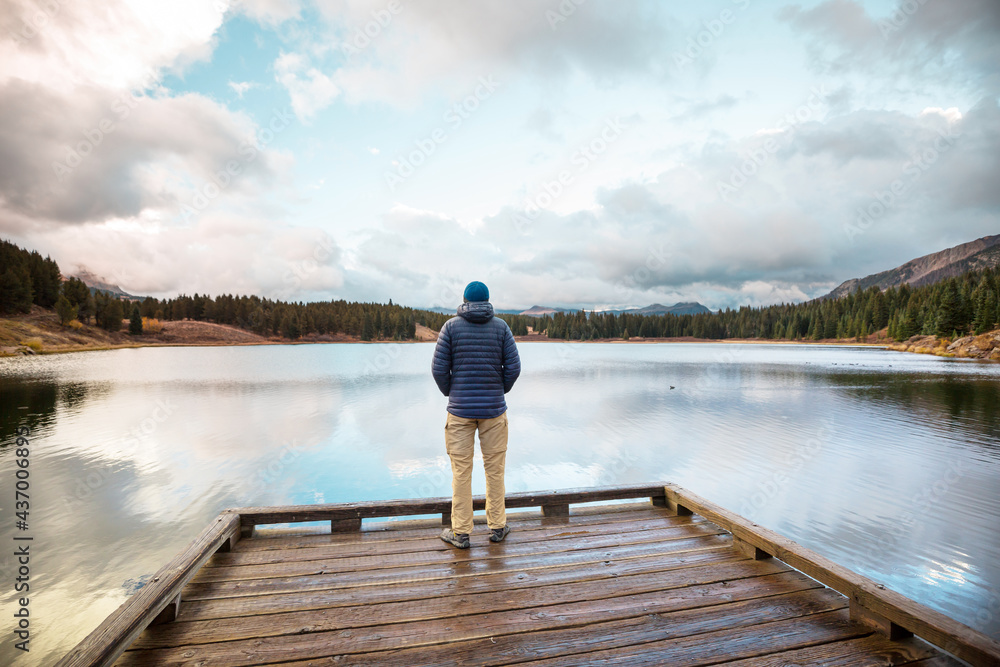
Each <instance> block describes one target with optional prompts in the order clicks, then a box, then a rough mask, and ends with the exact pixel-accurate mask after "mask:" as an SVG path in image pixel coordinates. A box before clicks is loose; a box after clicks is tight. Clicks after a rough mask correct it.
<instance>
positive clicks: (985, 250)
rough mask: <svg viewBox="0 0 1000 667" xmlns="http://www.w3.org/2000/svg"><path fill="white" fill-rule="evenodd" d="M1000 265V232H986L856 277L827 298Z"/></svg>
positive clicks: (917, 283)
mask: <svg viewBox="0 0 1000 667" xmlns="http://www.w3.org/2000/svg"><path fill="white" fill-rule="evenodd" d="M995 266H1000V234H998V235H996V236H984V237H983V238H981V239H978V240H976V241H971V242H969V243H963V244H962V245H957V246H955V247H954V248H948V249H947V250H942V251H941V252H935V253H932V254H930V255H925V256H924V257H919V258H917V259H914V260H910V261H909V262H907V263H906V264H903V265H902V266H897V267H896V268H895V269H889V270H888V271H882V272H881V273H875V274H872V275H870V276H866V277H864V278H853V279H851V280H848V281H846V282H844V283H842V284H841V285H839V286H838V287H837V288H836V289H835V290H833V291H832V292H830V293H829V294H827V295H826V296H825V297H823V298H824V299H839V298H841V297H844V296H847V295H848V294H851V293H853V292H856V291H858V290H866V289H868V288H869V287H872V286H873V285H877V286H878V287H879V288H880V289H883V290H884V289H888V288H889V287H898V286H900V285H902V284H904V283H907V284H909V285H910V286H911V287H920V286H921V285H931V284H933V283H936V282H939V281H941V280H944V279H945V278H954V277H956V276H960V275H962V274H964V273H968V272H969V271H974V270H977V269H985V268H991V267H995Z"/></svg>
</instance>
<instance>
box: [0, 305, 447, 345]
mask: <svg viewBox="0 0 1000 667" xmlns="http://www.w3.org/2000/svg"><path fill="white" fill-rule="evenodd" d="M161 327H162V328H161V329H160V330H159V331H158V332H156V333H145V334H142V335H139V336H131V335H129V334H128V333H127V328H128V326H127V323H125V324H124V325H123V330H122V331H116V332H110V331H105V330H104V329H101V328H99V327H96V326H93V325H89V324H79V325H74V326H63V325H61V324H59V318H58V317H57V316H56V314H55V313H54V312H53V311H51V310H47V309H45V308H39V307H37V306H35V307H33V308H32V310H31V312H30V313H28V314H27V315H20V316H17V317H5V318H0V356H14V355H32V354H54V353H60V352H81V351H85V350H112V349H117V348H125V347H173V346H210V345H289V344H293V345H294V344H303V343H355V342H361V341H360V339H359V338H357V337H355V336H347V335H344V334H333V335H329V334H328V335H310V336H304V337H302V338H299V339H297V340H295V341H289V340H288V339H286V338H280V337H273V338H269V337H266V336H259V335H257V334H255V333H252V332H250V331H246V330H244V329H239V328H237V327H231V326H227V325H224V324H215V323H213V322H198V321H193V320H181V321H176V322H170V321H168V322H162V323H161ZM435 338H436V334H435V333H434V332H433V331H431V330H429V329H427V328H426V327H422V326H420V325H417V340H434V339H435Z"/></svg>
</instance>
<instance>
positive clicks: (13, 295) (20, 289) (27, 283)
mask: <svg viewBox="0 0 1000 667" xmlns="http://www.w3.org/2000/svg"><path fill="white" fill-rule="evenodd" d="M31 298H32V293H31V276H29V275H28V272H27V271H26V270H25V269H24V268H15V267H13V266H8V267H7V270H6V271H4V272H3V274H0V313H27V312H29V311H30V310H31Z"/></svg>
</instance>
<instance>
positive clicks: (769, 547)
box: [664, 484, 1000, 666]
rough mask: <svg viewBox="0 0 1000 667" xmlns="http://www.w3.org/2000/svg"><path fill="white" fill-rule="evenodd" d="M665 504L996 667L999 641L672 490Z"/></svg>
mask: <svg viewBox="0 0 1000 667" xmlns="http://www.w3.org/2000/svg"><path fill="white" fill-rule="evenodd" d="M664 491H665V495H666V497H667V501H668V503H670V502H672V503H675V504H679V505H682V506H684V507H687V508H689V509H691V510H693V511H694V512H695V513H696V514H699V515H701V516H703V517H705V518H706V519H708V520H709V521H712V522H713V523H715V524H716V525H718V526H720V527H722V528H725V529H726V530H728V531H730V532H731V533H732V535H733V537H734V538H735V539H740V540H743V541H744V542H747V543H748V544H751V545H753V546H755V547H757V548H759V549H761V550H762V551H764V552H766V553H768V554H771V555H772V556H774V557H775V558H780V559H781V560H783V561H785V562H786V563H788V564H789V565H791V566H792V567H794V568H796V569H798V570H800V571H802V572H804V573H806V574H808V575H809V576H810V577H813V578H815V579H817V580H818V581H821V582H823V583H824V584H826V585H827V586H830V587H831V588H833V589H835V590H837V591H840V592H841V593H843V594H844V595H846V596H847V597H848V598H850V599H852V600H854V602H855V603H856V604H857V605H860V607H863V608H865V609H868V610H871V611H872V612H874V613H875V614H877V615H878V616H880V617H883V618H884V619H887V620H888V621H889V622H891V623H894V624H896V625H898V626H899V627H901V628H905V629H906V630H908V631H910V632H912V633H914V634H916V635H918V636H920V637H923V638H924V639H926V640H928V641H930V642H931V643H933V644H936V645H937V646H940V647H942V648H945V649H946V650H947V651H949V652H950V653H952V654H954V655H955V656H957V657H959V658H961V659H962V660H965V661H967V662H969V663H971V664H973V665H976V666H979V665H983V666H985V665H997V664H1000V641H997V640H995V639H992V638H991V637H987V636H986V635H984V634H982V633H981V632H977V631H976V630H974V629H972V628H970V627H969V626H967V625H964V624H962V623H959V622H958V621H956V620H954V619H952V618H949V617H948V616H945V615H944V614H942V613H940V612H937V611H934V610H933V609H930V608H928V607H925V606H924V605H921V604H919V603H917V602H914V601H913V600H910V599H909V598H907V597H905V596H903V595H901V594H899V593H896V592H895V591H892V590H889V589H887V588H886V587H885V586H884V585H882V584H878V583H876V582H874V581H872V580H871V579H868V578H867V577H863V576H861V575H860V574H857V573H856V572H853V571H852V570H849V569H848V568H846V567H843V566H842V565H838V564H837V563H835V562H833V561H832V560H830V559H829V558H826V557H824V556H821V555H819V554H818V553H816V552H814V551H812V550H810V549H806V548H805V547H803V546H802V545H800V544H797V543H796V542H793V541H792V540H790V539H788V538H787V537H783V536H782V535H779V534H778V533H776V532H774V531H772V530H769V529H767V528H764V527H762V526H759V525H757V524H755V523H753V522H751V521H749V520H748V519H745V518H743V517H741V516H739V515H738V514H735V513H733V512H730V511H729V510H727V509H724V508H722V507H720V506H719V505H716V504H715V503H712V502H709V501H708V500H705V499H704V498H701V497H700V496H697V495H695V494H693V493H691V492H689V491H687V490H685V489H682V488H680V487H678V486H676V485H672V484H670V485H667V486H666V487H665V489H664Z"/></svg>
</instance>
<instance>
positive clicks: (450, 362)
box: [431, 281, 521, 549]
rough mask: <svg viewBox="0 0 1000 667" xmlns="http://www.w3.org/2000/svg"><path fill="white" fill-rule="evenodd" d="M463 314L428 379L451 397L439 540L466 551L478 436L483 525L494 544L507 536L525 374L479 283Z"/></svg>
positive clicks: (444, 333)
mask: <svg viewBox="0 0 1000 667" xmlns="http://www.w3.org/2000/svg"><path fill="white" fill-rule="evenodd" d="M463 297H464V303H462V305H461V306H459V307H458V316H457V317H453V318H451V319H450V320H448V321H447V322H445V323H444V326H442V327H441V332H440V333H439V334H438V339H437V346H436V347H435V348H434V361H433V363H432V364H431V373H432V374H433V375H434V381H435V382H437V386H438V388H439V389H440V390H441V393H442V394H444V395H445V396H447V397H448V417H447V421H446V422H445V427H444V442H445V448H446V449H447V450H448V456H449V457H451V474H452V481H451V493H452V495H451V528H445V529H444V532H442V533H441V539H442V540H444V541H445V542H447V543H449V544H451V545H454V546H456V547H458V548H459V549H468V548H469V544H470V542H469V535H470V534H471V533H472V457H473V454H474V452H475V435H476V431H477V430H478V431H479V447H480V449H481V450H482V452H483V464H484V466H485V468H486V523H487V525H488V526H489V528H490V541H491V542H500V541H502V540H503V538H505V537H507V533H509V532H510V528H508V526H507V514H506V508H505V507H504V493H505V492H504V464H505V461H506V458H507V403H506V401H505V400H504V394H506V393H507V392H508V391H510V390H511V387H513V386H514V382H515V381H516V380H517V376H518V375H519V374H520V373H521V360H520V357H518V354H517V345H516V344H515V343H514V334H512V333H511V331H510V327H509V326H507V323H506V322H504V321H503V320H501V319H500V318H498V317H494V316H493V306H492V304H490V291H489V290H488V289H487V288H486V285H484V284H483V283H481V282H479V281H473V282H471V283H469V284H468V285H467V286H466V288H465V294H464V295H463Z"/></svg>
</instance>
